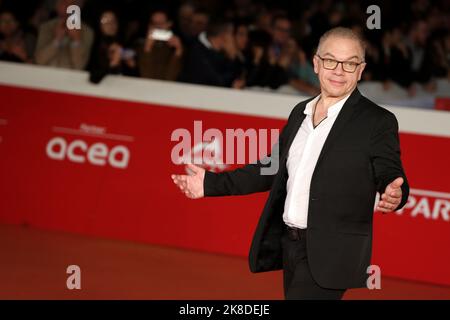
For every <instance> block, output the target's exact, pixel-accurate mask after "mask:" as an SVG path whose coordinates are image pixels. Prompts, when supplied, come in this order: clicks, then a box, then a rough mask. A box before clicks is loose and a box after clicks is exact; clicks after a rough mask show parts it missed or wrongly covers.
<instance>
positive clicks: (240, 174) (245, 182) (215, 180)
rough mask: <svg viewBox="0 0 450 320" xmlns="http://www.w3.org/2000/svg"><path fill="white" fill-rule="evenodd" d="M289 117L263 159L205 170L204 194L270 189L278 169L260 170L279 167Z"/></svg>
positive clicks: (226, 194) (252, 191)
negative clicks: (217, 169)
mask: <svg viewBox="0 0 450 320" xmlns="http://www.w3.org/2000/svg"><path fill="white" fill-rule="evenodd" d="M292 114H293V112H292V113H291V115H290V116H289V119H290V118H291V117H292ZM289 119H288V123H287V124H286V125H285V126H284V128H283V130H282V132H281V134H280V136H279V139H278V142H277V143H276V144H275V145H274V146H273V147H272V153H271V154H270V155H268V156H267V157H266V158H265V159H264V160H263V161H261V160H258V161H257V162H256V163H251V164H248V165H245V166H243V167H241V168H238V169H235V170H232V171H225V172H220V173H214V172H210V171H206V172H205V179H204V181H203V190H204V194H205V196H206V197H214V196H228V195H246V194H251V193H256V192H263V191H268V190H270V189H271V187H272V183H273V180H274V179H275V175H276V173H277V172H278V170H276V171H275V172H271V174H262V171H261V170H263V172H264V168H269V167H271V166H272V168H273V167H275V168H277V169H278V168H279V165H280V163H279V157H280V155H281V154H282V151H283V147H284V141H285V140H286V137H285V136H286V134H287V131H288V130H286V128H287V126H288V124H289ZM269 171H273V170H269Z"/></svg>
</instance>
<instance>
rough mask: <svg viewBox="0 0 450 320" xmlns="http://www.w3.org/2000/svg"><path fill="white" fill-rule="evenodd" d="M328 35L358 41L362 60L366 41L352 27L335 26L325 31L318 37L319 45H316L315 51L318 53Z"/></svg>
mask: <svg viewBox="0 0 450 320" xmlns="http://www.w3.org/2000/svg"><path fill="white" fill-rule="evenodd" d="M330 37H339V38H345V39H351V40H355V41H357V42H358V43H359V46H360V47H361V51H362V59H363V61H364V58H365V54H366V43H365V41H364V39H363V38H362V37H361V36H360V35H359V34H358V33H356V32H355V31H353V30H352V29H350V28H345V27H336V28H333V29H330V30H328V31H327V32H325V33H324V34H323V35H322V36H321V37H320V39H319V45H318V46H317V52H316V53H319V50H320V49H321V47H322V46H323V43H324V42H325V41H326V40H327V39H328V38H330Z"/></svg>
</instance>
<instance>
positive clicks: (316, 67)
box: [313, 55, 319, 74]
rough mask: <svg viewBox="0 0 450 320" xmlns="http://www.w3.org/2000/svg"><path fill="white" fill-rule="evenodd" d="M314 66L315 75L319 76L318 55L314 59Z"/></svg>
mask: <svg viewBox="0 0 450 320" xmlns="http://www.w3.org/2000/svg"><path fill="white" fill-rule="evenodd" d="M313 65H314V73H315V74H319V58H318V57H317V55H314V57H313Z"/></svg>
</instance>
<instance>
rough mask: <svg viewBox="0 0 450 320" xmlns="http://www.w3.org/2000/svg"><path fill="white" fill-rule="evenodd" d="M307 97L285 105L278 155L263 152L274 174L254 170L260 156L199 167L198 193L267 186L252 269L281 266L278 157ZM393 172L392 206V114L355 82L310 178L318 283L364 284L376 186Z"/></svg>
mask: <svg viewBox="0 0 450 320" xmlns="http://www.w3.org/2000/svg"><path fill="white" fill-rule="evenodd" d="M311 100H312V99H309V100H306V101H303V102H300V103H299V104H298V105H297V106H296V107H295V108H294V109H293V110H292V112H291V114H290V116H289V119H288V122H287V124H286V125H285V127H284V128H283V131H282V133H281V134H280V137H279V143H278V147H279V158H277V156H276V154H275V153H274V152H272V156H271V159H272V161H277V160H279V169H278V172H277V173H276V174H274V175H261V174H260V169H261V168H262V167H268V166H269V165H263V164H262V163H261V162H260V161H258V162H257V163H253V164H249V165H246V166H244V167H242V168H238V169H236V170H234V171H229V172H221V173H213V172H206V173H205V180H204V192H205V196H222V195H244V194H250V193H254V192H261V191H267V190H270V194H269V197H268V199H267V202H266V204H265V206H264V209H263V212H262V214H261V217H260V219H259V223H258V226H257V228H256V231H255V234H254V237H253V241H252V245H251V249H250V253H249V263H250V270H251V271H252V272H263V271H272V270H279V269H281V268H282V247H281V235H282V232H283V227H284V222H283V218H282V216H283V211H284V202H285V199H286V183H287V178H288V173H287V168H286V159H287V157H288V151H289V148H290V146H291V143H292V141H293V139H294V137H295V135H296V133H297V131H298V129H299V127H300V125H301V123H302V121H303V120H304V119H305V114H304V113H303V111H304V110H305V107H306V104H307V103H308V102H309V101H311ZM275 150H276V149H275ZM397 177H403V179H404V181H405V182H404V184H403V185H402V200H401V203H400V205H399V207H398V208H397V210H398V209H400V208H401V207H403V206H404V205H405V203H406V200H407V198H408V195H409V186H408V182H407V179H406V176H405V173H404V170H403V167H402V163H401V160H400V146H399V136H398V123H397V119H396V118H395V116H394V114H392V113H391V112H389V111H388V110H386V109H384V108H382V107H380V106H378V105H376V104H375V103H373V102H371V101H370V100H368V99H367V98H365V97H364V96H362V95H361V94H360V92H359V91H358V89H355V90H354V91H353V92H352V94H351V95H350V97H349V98H348V99H347V101H346V102H345V104H344V106H343V107H342V109H341V111H340V113H339V114H338V117H337V119H336V120H335V123H334V124H333V127H332V128H331V130H330V133H329V135H328V137H327V139H326V141H325V144H324V146H323V148H322V151H321V153H320V156H319V159H318V161H317V164H316V166H315V170H314V173H313V176H312V180H311V185H310V198H309V211H308V232H307V254H308V261H309V265H310V268H311V273H312V275H313V277H314V279H315V280H316V282H317V283H318V284H319V285H320V286H322V287H324V288H334V289H343V288H356V287H365V286H366V281H367V277H368V274H367V273H366V272H367V267H368V266H369V265H370V259H371V253H372V221H373V212H374V205H375V195H376V192H377V191H379V192H380V194H382V193H383V192H384V190H385V188H386V186H387V185H388V184H389V183H391V182H392V181H393V180H395V179H396V178H397ZM243 214H245V213H243Z"/></svg>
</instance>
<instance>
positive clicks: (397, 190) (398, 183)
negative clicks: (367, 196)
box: [377, 177, 404, 212]
mask: <svg viewBox="0 0 450 320" xmlns="http://www.w3.org/2000/svg"><path fill="white" fill-rule="evenodd" d="M403 182H404V180H403V178H401V177H399V178H397V179H395V180H394V181H392V182H391V183H389V184H388V185H387V186H386V190H385V191H384V193H383V194H382V195H381V197H380V202H378V206H377V211H381V212H392V211H394V210H395V209H396V208H397V207H398V205H399V204H400V202H401V200H402V188H401V187H402V184H403Z"/></svg>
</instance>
